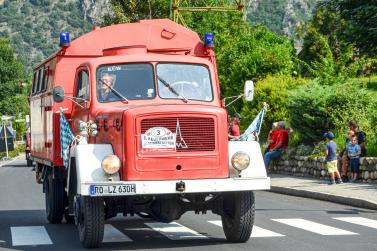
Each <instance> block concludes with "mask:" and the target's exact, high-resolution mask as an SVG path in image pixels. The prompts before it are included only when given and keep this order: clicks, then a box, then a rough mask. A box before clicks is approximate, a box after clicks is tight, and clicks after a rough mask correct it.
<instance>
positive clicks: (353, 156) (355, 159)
mask: <svg viewBox="0 0 377 251" xmlns="http://www.w3.org/2000/svg"><path fill="white" fill-rule="evenodd" d="M347 150H348V157H349V158H350V164H351V182H355V181H356V180H357V175H358V174H359V166H360V161H359V160H360V154H361V147H360V146H359V145H358V144H357V137H356V135H353V136H352V138H351V145H349V146H348V148H347Z"/></svg>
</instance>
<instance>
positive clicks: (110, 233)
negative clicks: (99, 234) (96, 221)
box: [103, 224, 132, 242]
mask: <svg viewBox="0 0 377 251" xmlns="http://www.w3.org/2000/svg"><path fill="white" fill-rule="evenodd" d="M131 241H132V240H131V239H130V238H129V237H128V236H127V235H125V234H124V233H122V232H121V231H119V230H118V229H116V228H115V227H114V226H113V225H111V224H105V233H104V235H103V242H131Z"/></svg>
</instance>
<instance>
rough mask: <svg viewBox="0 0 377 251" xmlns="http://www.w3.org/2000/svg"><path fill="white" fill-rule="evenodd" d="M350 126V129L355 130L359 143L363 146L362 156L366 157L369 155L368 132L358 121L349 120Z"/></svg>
mask: <svg viewBox="0 0 377 251" xmlns="http://www.w3.org/2000/svg"><path fill="white" fill-rule="evenodd" d="M349 128H350V130H352V131H354V132H355V135H356V137H357V144H358V145H359V146H360V148H361V155H360V157H366V156H367V149H366V137H367V135H366V133H365V132H363V131H361V130H360V128H359V126H358V125H357V123H356V121H351V122H349Z"/></svg>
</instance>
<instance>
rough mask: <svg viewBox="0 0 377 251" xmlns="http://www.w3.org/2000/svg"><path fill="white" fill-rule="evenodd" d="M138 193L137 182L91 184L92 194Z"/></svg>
mask: <svg viewBox="0 0 377 251" xmlns="http://www.w3.org/2000/svg"><path fill="white" fill-rule="evenodd" d="M132 194H136V185H135V184H126V185H90V195H94V196H95V195H132Z"/></svg>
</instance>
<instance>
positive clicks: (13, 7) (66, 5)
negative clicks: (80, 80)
mask: <svg viewBox="0 0 377 251" xmlns="http://www.w3.org/2000/svg"><path fill="white" fill-rule="evenodd" d="M108 2H109V0H101V1H93V0H80V1H78V0H29V1H20V0H16V1H14V0H13V1H11V0H0V36H6V37H9V38H10V40H11V42H12V44H13V46H14V47H15V48H16V51H17V53H18V54H19V55H20V56H21V57H22V59H23V61H24V63H25V65H26V66H27V67H28V68H30V67H32V66H33V65H35V64H36V63H38V62H40V61H41V60H43V59H44V58H46V57H47V56H48V55H50V54H51V53H53V52H54V51H56V50H57V49H58V48H59V34H60V32H61V31H69V32H70V34H71V39H74V38H75V37H78V36H80V35H81V34H83V33H85V32H88V31H90V30H91V29H92V27H93V24H94V23H100V22H101V17H102V16H103V14H105V13H109V9H110V8H109V7H106V6H104V5H105V4H106V3H107V4H108ZM104 7H106V8H104ZM99 10H102V11H99Z"/></svg>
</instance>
